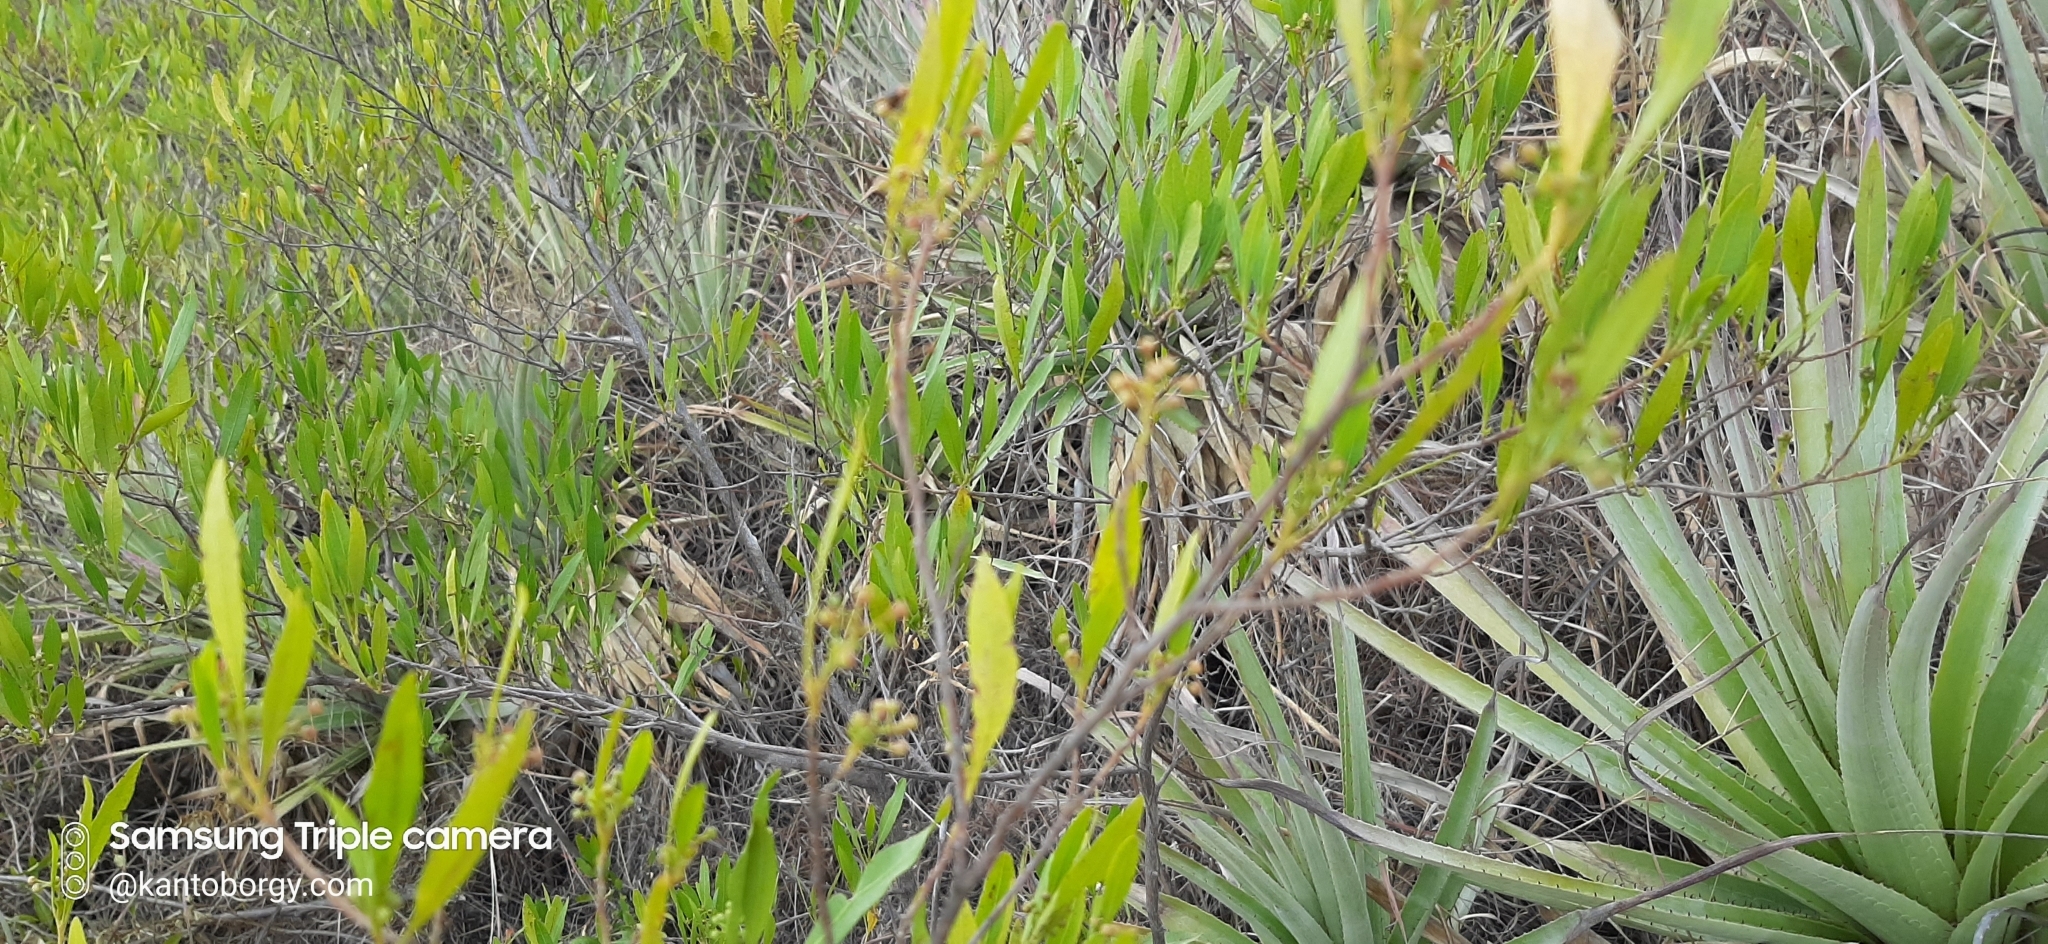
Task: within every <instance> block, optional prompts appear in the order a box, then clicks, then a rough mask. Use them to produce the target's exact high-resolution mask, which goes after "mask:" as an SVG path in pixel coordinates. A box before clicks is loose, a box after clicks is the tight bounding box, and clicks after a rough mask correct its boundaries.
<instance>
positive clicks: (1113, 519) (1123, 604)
mask: <svg viewBox="0 0 2048 944" xmlns="http://www.w3.org/2000/svg"><path fill="white" fill-rule="evenodd" d="M1144 495H1145V493H1144V490H1143V489H1142V488H1140V487H1134V488H1132V489H1130V490H1129V491H1126V492H1125V493H1124V494H1123V495H1122V496H1121V497H1120V498H1118V499H1117V503H1116V505H1115V507H1113V508H1111V509H1110V513H1109V524H1108V526H1107V527H1105V528H1103V530H1102V539H1101V540H1100V541H1099V542H1098V543H1097V544H1096V545H1095V562H1094V564H1093V566H1091V567H1090V568H1089V570H1088V616H1087V618H1086V619H1084V620H1083V621H1082V623H1081V651H1080V653H1079V656H1080V662H1079V663H1077V664H1076V665H1075V667H1074V687H1075V690H1076V692H1077V693H1079V694H1081V695H1083V696H1085V695H1086V694H1087V692H1088V683H1089V681H1091V680H1093V679H1094V678H1095V667H1096V666H1095V664H1096V662H1098V661H1100V660H1101V658H1102V650H1103V649H1104V648H1107V647H1108V646H1109V639H1110V637H1111V636H1113V635H1115V634H1116V628H1117V626H1118V625H1119V624H1121V623H1122V622H1123V619H1124V613H1125V611H1126V610H1127V609H1128V607H1129V602H1130V595H1131V591H1132V590H1134V589H1136V587H1137V580H1138V549H1139V548H1140V547H1142V546H1143V544H1144V539H1145V535H1144V529H1145V519H1144V516H1143V514H1142V510H1141V509H1142V505H1143V503H1144Z"/></svg>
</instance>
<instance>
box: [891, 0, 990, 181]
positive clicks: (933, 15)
mask: <svg viewBox="0 0 2048 944" xmlns="http://www.w3.org/2000/svg"><path fill="white" fill-rule="evenodd" d="M936 6H937V8H936V9H933V10H929V11H928V13H927V15H928V16H929V17H930V20H929V22H927V23H926V24H925V30H924V43H923V45H922V46H920V47H919V48H918V51H917V71H916V72H915V73H913V74H912V76H911V79H910V94H909V95H907V96H906V97H905V98H904V103H903V118H902V123H901V124H900V125H898V126H897V129H896V149H895V151H894V152H893V153H892V154H891V156H890V161H889V164H890V172H891V174H892V176H895V177H896V178H897V179H898V180H899V181H901V182H902V183H903V184H907V183H908V177H907V175H908V174H910V173H912V172H914V171H915V170H916V169H917V168H918V167H919V166H920V165H922V164H923V163H924V155H925V152H926V151H928V150H930V149H931V142H932V131H933V130H934V129H935V128H937V127H938V123H939V106H940V105H941V104H943V103H944V102H945V99H946V92H947V91H949V90H950V87H951V86H952V84H953V73H954V71H955V70H956V69H957V68H958V67H959V64H960V53H961V51H962V50H964V49H965V48H966V45H967V30H968V27H970V26H972V25H974V0H939V2H938V3H937V5H936Z"/></svg>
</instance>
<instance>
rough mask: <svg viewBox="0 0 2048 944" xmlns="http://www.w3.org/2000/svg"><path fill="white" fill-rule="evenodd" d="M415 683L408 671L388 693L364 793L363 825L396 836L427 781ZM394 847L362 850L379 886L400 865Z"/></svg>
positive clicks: (415, 810)
mask: <svg viewBox="0 0 2048 944" xmlns="http://www.w3.org/2000/svg"><path fill="white" fill-rule="evenodd" d="M419 686H420V679H419V676H418V675H407V676H406V677H405V678H404V680H402V681H400V682H399V683H398V688H397V689H396V690H395V691H393V692H392V693H391V701H390V702H389V703H388V704H386V705H385V707H384V727H383V730H382V731H380V732H378V735H377V755H376V760H374V761H372V762H371V765H370V783H369V786H368V787H367V788H366V789H365V790H364V792H363V821H364V823H365V824H367V825H369V826H372V827H382V828H384V829H388V830H390V831H391V834H392V835H394V836H397V835H402V834H403V833H404V832H405V831H406V829H408V828H410V827H411V826H412V823H413V816H414V815H415V814H417V813H418V812H419V806H420V791H421V790H422V789H423V787H424V784H425V782H426V780H425V773H426V768H425V764H424V755H423V751H424V749H425V745H426V728H425V725H424V724H422V723H421V720H420V695H419ZM485 825H487V826H488V825H489V824H485ZM398 851H399V847H398V846H395V845H394V846H393V847H391V848H390V849H388V850H375V849H366V850H363V851H362V857H363V859H364V860H365V861H367V862H371V863H374V866H373V868H372V869H370V870H368V871H369V872H370V877H371V879H372V881H374V882H376V883H377V887H378V888H379V889H380V890H381V889H382V887H383V886H384V884H385V883H386V882H387V881H388V880H389V879H390V878H391V873H392V869H393V867H395V866H396V865H397V864H398Z"/></svg>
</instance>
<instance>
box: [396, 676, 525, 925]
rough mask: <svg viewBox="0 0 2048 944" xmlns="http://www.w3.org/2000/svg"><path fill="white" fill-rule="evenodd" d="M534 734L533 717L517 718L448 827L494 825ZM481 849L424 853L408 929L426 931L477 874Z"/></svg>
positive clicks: (483, 764)
mask: <svg viewBox="0 0 2048 944" xmlns="http://www.w3.org/2000/svg"><path fill="white" fill-rule="evenodd" d="M532 733H533V713H532V712H527V713H525V714H524V715H522V716H520V718H519V726H518V727H516V728H514V729H512V731H511V732H510V733H507V734H505V735H502V736H501V737H500V738H499V739H498V741H497V743H496V744H495V745H493V747H494V748H495V750H494V751H493V752H492V753H491V754H490V756H488V757H483V758H480V759H479V762H478V765H477V769H476V773H475V774H474V775H472V777H471V779H470V782H469V790H468V791H467V792H465V793H463V795H462V803H461V805H459V806H457V807H456V808H455V816H454V818H453V819H451V820H449V821H448V825H449V826H450V827H451V828H452V829H484V830H488V829H490V828H491V827H492V826H493V825H495V824H496V823H497V821H498V810H499V808H501V807H503V806H504V805H505V795H506V794H507V793H509V792H511V790H512V781H514V780H516V779H518V777H519V770H520V768H521V767H522V766H524V765H525V763H526V740H527V737H528V736H529V735H531V734H532ZM485 851H487V850H484V849H436V850H434V851H433V852H430V853H428V854H427V864H426V868H425V869H424V870H422V872H421V878H420V888H419V895H418V897H417V898H415V899H414V904H413V912H412V921H411V925H410V926H411V927H412V929H413V930H418V929H420V928H422V927H425V926H426V924H427V922H428V921H431V920H433V917H434V915H435V914H437V913H439V912H440V910H441V908H442V907H443V906H445V905H447V904H448V901H449V899H451V898H454V897H455V893H456V892H458V891H461V890H462V885H463V883H464V882H467V881H469V873H471V872H474V871H476V864H477V862H478V861H480V860H481V859H482V858H483V855H484V852H485Z"/></svg>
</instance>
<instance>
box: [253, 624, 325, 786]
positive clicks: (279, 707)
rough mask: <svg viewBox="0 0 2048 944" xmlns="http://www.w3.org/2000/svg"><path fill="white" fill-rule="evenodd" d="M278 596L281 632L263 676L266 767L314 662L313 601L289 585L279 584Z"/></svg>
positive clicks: (297, 701)
mask: <svg viewBox="0 0 2048 944" xmlns="http://www.w3.org/2000/svg"><path fill="white" fill-rule="evenodd" d="M278 596H279V597H280V598H282V599H283V600H284V632H283V633H282V634H281V635H279V636H278V638H277V646H276V648H274V649H272V650H271V653H270V672H269V673H268V674H267V675H265V676H264V678H263V732H262V735H263V740H262V758H263V765H264V767H265V768H266V769H267V768H268V767H269V766H270V760H271V756H272V755H273V754H274V753H275V752H276V750H277V741H278V738H280V737H282V736H283V735H284V729H285V725H286V724H288V723H290V721H291V717H292V709H293V708H295V707H297V705H298V703H299V693H300V692H302V691H305V688H306V673H307V672H308V671H310V670H311V669H312V666H313V605H312V604H311V603H308V602H307V601H306V595H305V594H304V593H301V592H299V591H296V590H293V589H291V588H289V587H282V586H280V587H278Z"/></svg>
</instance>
